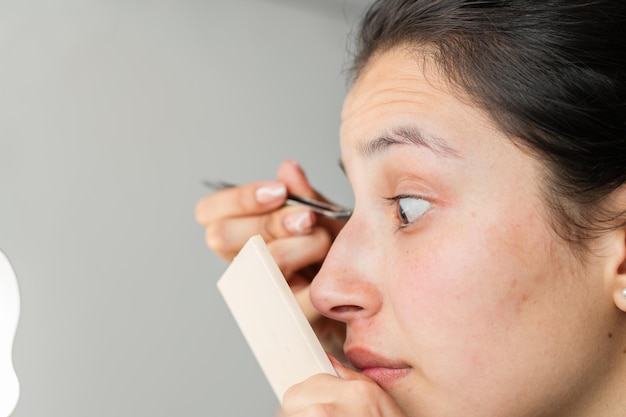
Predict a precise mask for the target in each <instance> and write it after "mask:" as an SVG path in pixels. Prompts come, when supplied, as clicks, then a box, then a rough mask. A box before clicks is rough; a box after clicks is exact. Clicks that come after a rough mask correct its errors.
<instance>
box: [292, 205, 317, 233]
mask: <svg viewBox="0 0 626 417" xmlns="http://www.w3.org/2000/svg"><path fill="white" fill-rule="evenodd" d="M314 222H315V217H314V216H313V212H311V211H308V210H307V211H303V212H299V213H291V214H290V215H288V216H287V217H285V228H286V229H287V230H289V231H290V232H293V233H300V234H303V233H308V232H310V231H311V228H312V227H313V224H314Z"/></svg>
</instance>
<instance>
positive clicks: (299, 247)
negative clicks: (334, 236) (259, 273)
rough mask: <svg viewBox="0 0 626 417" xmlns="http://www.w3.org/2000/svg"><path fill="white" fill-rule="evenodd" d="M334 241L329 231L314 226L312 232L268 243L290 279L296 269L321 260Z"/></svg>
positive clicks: (280, 266) (275, 258)
mask: <svg viewBox="0 0 626 417" xmlns="http://www.w3.org/2000/svg"><path fill="white" fill-rule="evenodd" d="M331 243H332V241H331V238H330V235H329V234H328V231H327V230H326V229H323V228H321V227H314V228H313V230H312V231H311V233H310V234H307V235H301V236H291V237H286V238H284V239H277V240H274V241H271V242H269V243H268V244H267V247H268V249H269V251H270V253H271V254H272V257H273V258H274V260H275V261H276V264H277V265H278V267H279V268H280V270H281V271H282V272H283V274H284V275H285V277H287V279H289V277H290V276H291V275H293V274H294V273H295V272H296V271H298V270H300V269H302V268H304V267H306V266H308V265H311V264H314V263H318V262H321V261H322V260H324V258H325V257H326V254H327V253H328V251H329V249H330V245H331Z"/></svg>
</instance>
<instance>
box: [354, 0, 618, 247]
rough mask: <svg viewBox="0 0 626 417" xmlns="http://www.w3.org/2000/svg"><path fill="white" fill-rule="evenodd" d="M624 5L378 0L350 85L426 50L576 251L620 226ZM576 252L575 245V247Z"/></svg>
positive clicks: (555, 0)
mask: <svg viewBox="0 0 626 417" xmlns="http://www.w3.org/2000/svg"><path fill="white" fill-rule="evenodd" d="M625 31H626V2H625V1H624V0H605V1H603V0H542V1H536V0H526V1H523V0H499V1H498V0H484V1H483V0H417V1H409V0H379V1H376V2H375V3H374V4H373V5H372V6H371V7H370V9H369V10H368V12H367V13H366V15H365V16H364V18H363V20H362V23H361V27H360V31H359V33H358V38H357V45H356V46H357V50H356V51H355V57H354V67H353V75H354V78H355V79H356V78H358V75H359V73H360V72H361V71H362V70H363V69H364V68H365V66H366V65H367V63H368V61H369V60H370V58H371V57H372V56H374V55H375V54H377V53H380V52H384V51H385V50H388V49H391V48H393V47H396V46H407V47H408V48H415V50H416V51H417V50H419V51H421V52H424V51H430V56H432V58H433V59H434V62H435V63H436V64H437V68H439V69H440V70H441V71H442V73H443V74H444V75H445V76H446V77H447V78H448V81H449V83H450V85H451V86H453V87H455V88H460V91H461V92H463V93H464V94H466V95H467V96H468V97H469V98H470V100H471V101H472V102H474V103H475V104H476V105H478V106H480V107H482V108H483V109H485V110H486V111H487V112H488V114H489V115H490V116H491V117H492V118H493V120H494V121H495V123H496V124H497V125H498V126H499V127H500V129H501V130H502V131H503V132H505V133H506V134H507V135H509V136H511V137H512V138H513V140H514V141H516V143H517V144H518V145H520V146H522V147H523V148H526V149H528V150H530V151H531V152H532V153H533V154H534V155H535V156H536V157H537V158H538V159H539V160H540V161H541V162H542V163H543V164H544V166H545V167H546V169H547V175H546V182H545V185H546V187H545V189H546V191H547V193H546V195H547V197H548V198H547V199H546V200H547V202H548V203H549V205H550V207H551V209H553V210H555V212H554V213H555V214H557V215H556V216H553V218H554V219H556V220H557V221H556V222H555V226H556V228H555V230H557V232H558V233H559V235H561V236H562V237H564V238H565V239H566V240H568V241H569V242H572V243H576V244H582V243H584V242H585V241H586V240H587V239H590V238H593V237H594V236H596V235H597V232H600V231H602V230H606V229H611V228H614V227H618V226H622V225H623V224H624V222H625V221H626V220H625V219H624V217H625V216H626V208H625V207H619V208H617V209H616V208H613V209H612V210H610V209H609V208H608V207H607V205H606V204H604V203H606V200H607V198H608V197H609V196H610V195H611V194H612V192H613V191H615V190H616V189H617V188H619V187H620V186H622V185H623V184H624V183H626V36H625V34H626V32H625ZM582 246H586V245H582Z"/></svg>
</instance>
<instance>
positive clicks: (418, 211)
mask: <svg viewBox="0 0 626 417" xmlns="http://www.w3.org/2000/svg"><path fill="white" fill-rule="evenodd" d="M430 206H431V204H430V203H429V202H428V201H426V200H424V199H421V198H415V197H403V198H401V199H399V200H398V216H400V219H401V220H402V223H403V224H405V225H407V224H411V223H413V222H414V221H416V220H417V219H419V218H420V217H421V216H422V215H423V214H424V213H426V211H427V210H428V209H429V208H430Z"/></svg>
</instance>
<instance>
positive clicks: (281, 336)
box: [217, 235, 336, 403]
mask: <svg viewBox="0 0 626 417" xmlns="http://www.w3.org/2000/svg"><path fill="white" fill-rule="evenodd" d="M217 287H218V289H219V291H220V293H221V294H222V297H223V298H224V300H225V301H226V304H227V305H228V307H229V309H230V311H231V313H232V314H233V316H234V318H235V321H236V322H237V324H238V325H239V328H240V329H241V332H242V333H243V335H244V337H245V339H246V341H247V342H248V345H249V346H250V349H251V350H252V353H253V354H254V356H255V357H256V359H257V361H258V363H259V365H260V366H261V369H262V370H263V372H264V374H265V376H266V377H267V380H268V381H269V383H270V385H271V387H272V389H273V390H274V392H275V393H276V396H277V397H278V400H279V401H280V402H281V403H282V399H283V395H284V394H285V391H286V390H287V389H288V388H289V387H290V386H292V385H294V384H297V383H300V382H302V381H304V380H305V379H307V378H309V377H311V376H313V375H315V374H319V373H327V374H330V375H335V376H336V373H335V370H334V368H333V366H332V364H331V363H330V360H329V359H328V356H327V355H326V352H325V351H324V349H323V348H322V345H321V344H320V342H319V340H318V339H317V337H316V335H315V332H314V331H313V328H312V327H311V325H310V324H309V322H308V320H307V319H306V317H305V315H304V313H303V312H302V310H301V308H300V306H299V305H298V302H297V301H296V298H295V296H294V295H293V293H292V291H291V289H290V288H289V285H288V284H287V281H286V280H285V278H284V276H283V274H282V273H281V272H280V269H279V268H278V266H277V265H276V262H275V261H274V259H273V258H272V256H271V254H270V252H269V250H268V249H267V246H266V244H265V242H264V241H263V238H262V237H261V236H258V235H257V236H253V237H252V238H250V240H248V242H247V243H246V245H245V246H244V247H243V248H242V249H241V251H240V252H239V254H237V256H236V257H235V259H234V260H233V262H232V263H231V264H230V266H229V267H228V268H227V270H226V272H224V274H223V275H222V277H221V278H220V279H219V281H218V283H217Z"/></svg>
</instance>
